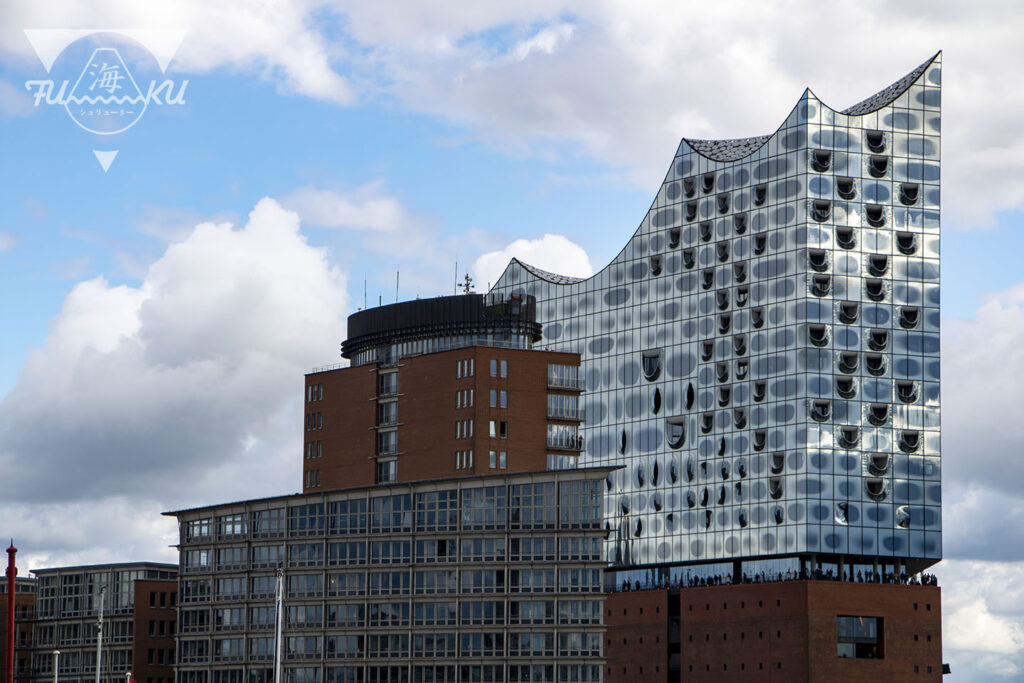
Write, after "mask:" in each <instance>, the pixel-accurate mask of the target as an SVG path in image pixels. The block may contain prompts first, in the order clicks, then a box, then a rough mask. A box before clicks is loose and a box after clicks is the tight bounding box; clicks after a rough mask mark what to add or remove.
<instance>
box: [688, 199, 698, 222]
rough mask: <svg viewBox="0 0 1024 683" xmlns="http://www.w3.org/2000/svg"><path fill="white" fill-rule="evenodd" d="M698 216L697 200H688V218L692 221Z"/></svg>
mask: <svg viewBox="0 0 1024 683" xmlns="http://www.w3.org/2000/svg"><path fill="white" fill-rule="evenodd" d="M696 217H697V202H686V220H688V221H692V220H693V219H694V218H696Z"/></svg>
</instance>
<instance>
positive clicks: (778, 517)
mask: <svg viewBox="0 0 1024 683" xmlns="http://www.w3.org/2000/svg"><path fill="white" fill-rule="evenodd" d="M772 518H773V519H774V520H775V523H776V524H782V522H783V521H785V519H786V512H785V510H783V509H782V506H781V505H779V506H777V507H776V508H775V510H774V511H773V512H772ZM760 606H761V605H760V603H758V607H760ZM757 637H758V638H760V637H761V634H760V633H759V634H758V635H757Z"/></svg>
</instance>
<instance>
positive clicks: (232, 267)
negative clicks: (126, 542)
mask: <svg viewBox="0 0 1024 683" xmlns="http://www.w3.org/2000/svg"><path fill="white" fill-rule="evenodd" d="M345 313H346V294H345V277H344V275H343V274H342V273H341V272H339V271H338V270H337V269H336V268H334V267H332V266H331V265H330V263H329V262H328V261H327V257H326V254H325V252H324V251H323V250H322V249H317V248H313V247H310V246H309V245H308V244H307V243H306V240H305V238H304V237H303V236H302V234H301V233H300V231H299V220H298V217H297V216H296V215H295V214H294V213H291V212H288V211H285V210H284V209H282V208H281V207H280V205H278V204H277V203H276V202H275V201H273V200H270V199H264V200H262V201H260V202H259V203H258V204H257V205H256V207H255V208H254V209H253V211H252V213H251V214H250V215H249V220H248V223H247V224H246V225H245V226H244V227H242V228H239V229H236V228H233V227H232V226H231V225H228V224H213V223H204V224H201V225H199V226H197V227H196V228H195V229H194V230H193V231H192V233H191V234H190V235H189V236H188V237H187V238H185V239H184V240H183V241H181V242H178V243H175V244H172V245H170V246H169V247H168V248H167V250H166V252H165V253H164V255H163V256H162V257H161V258H160V259H159V260H157V261H156V262H155V263H153V264H152V265H151V266H150V267H149V269H148V270H147V271H146V273H145V276H144V278H143V281H142V283H141V284H140V285H139V286H138V287H130V286H124V285H120V286H112V285H110V284H109V283H108V282H106V281H105V280H104V279H103V278H96V279H93V280H89V281H86V282H82V283H80V284H78V285H77V286H76V287H74V289H73V290H72V291H71V293H70V294H69V295H68V296H67V298H66V299H65V301H64V306H63V308H62V310H61V312H60V313H59V314H58V315H57V316H56V318H55V319H54V320H53V321H52V323H51V327H50V331H49V334H48V336H47V338H46V341H45V343H44V344H43V346H42V347H41V348H39V349H37V350H34V351H32V352H31V353H30V354H29V356H28V359H27V361H26V364H25V367H24V369H23V371H22V373H21V376H20V378H19V380H18V383H17V385H16V386H15V388H14V389H13V390H12V391H11V392H10V393H9V394H8V395H7V396H6V397H5V398H4V400H3V402H2V403H0V480H3V481H4V482H6V489H5V490H6V491H7V494H5V500H4V507H5V508H6V509H7V513H6V514H5V513H4V512H3V511H2V510H0V518H2V519H5V520H6V519H9V518H10V517H9V514H11V510H12V508H11V506H16V505H19V504H24V503H29V502H31V503H33V504H34V505H40V504H43V505H50V506H52V505H53V504H55V503H56V502H58V501H59V504H60V505H63V506H65V507H64V508H60V509H64V510H66V509H70V508H68V507H67V506H69V505H74V504H77V503H81V502H85V501H105V502H104V503H103V504H104V505H115V503H116V500H113V498H112V497H116V496H129V495H133V496H136V497H138V498H142V499H145V500H147V501H150V502H152V503H153V504H157V505H162V506H168V507H181V506H184V504H185V503H186V502H189V503H193V504H195V503H199V502H203V503H212V502H218V501H223V500H225V499H229V498H244V497H250V496H252V495H256V494H258V493H271V492H281V486H282V483H281V482H282V480H283V481H285V482H286V483H285V486H287V481H288V479H292V480H293V487H294V489H298V488H300V486H299V485H300V480H299V477H300V473H299V469H300V468H299V464H300V461H299V456H298V454H299V453H301V444H300V439H301V432H300V425H301V412H300V411H301V406H300V405H299V404H298V402H297V401H298V393H299V387H301V375H302V373H303V372H304V371H307V370H308V369H309V368H310V367H312V366H313V365H318V364H322V363H323V362H325V361H331V360H333V359H336V358H337V348H338V346H337V345H338V342H339V341H340V340H341V339H342V338H343V337H344V329H343V321H344V316H345ZM286 471H287V472H289V475H287V476H285V475H283V474H282V473H283V472H286ZM289 488H291V487H289ZM112 501H113V502H112ZM115 507H116V506H115ZM121 521H123V520H121ZM93 531H94V530H90V529H82V530H81V531H80V533H82V535H84V536H85V537H87V538H93V539H96V538H99V537H98V536H96V535H95V534H94V533H93Z"/></svg>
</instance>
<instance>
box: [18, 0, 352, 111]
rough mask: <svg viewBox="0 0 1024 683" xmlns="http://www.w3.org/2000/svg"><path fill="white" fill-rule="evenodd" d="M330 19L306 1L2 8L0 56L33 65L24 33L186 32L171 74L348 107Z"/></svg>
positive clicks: (58, 3)
mask: <svg viewBox="0 0 1024 683" xmlns="http://www.w3.org/2000/svg"><path fill="white" fill-rule="evenodd" d="M314 14H315V15H316V21H314V16H313V15H314ZM332 17H333V14H332V12H331V11H330V9H329V6H328V5H327V3H324V2H311V1H309V0H294V1H289V2H262V1H260V0H233V1H231V2H228V1H227V0H219V1H213V2H206V1H204V0H184V1H183V2H173V3H136V2H129V1H128V0H112V1H110V2H105V3H91V4H88V5H84V4H81V3H77V2H74V1H73V0H50V1H48V2H46V3H44V4H38V3H37V4H33V3H5V4H4V5H3V7H2V8H0V50H2V51H5V52H7V53H9V54H16V55H18V56H20V57H22V58H23V59H24V60H26V61H28V60H30V59H34V56H33V53H32V50H31V47H30V46H29V43H28V41H27V39H26V38H25V36H24V34H23V33H22V31H23V29H39V28H90V27H94V26H100V27H107V26H115V27H122V26H123V27H128V28H185V29H186V30H187V34H186V37H185V42H184V44H183V45H182V46H181V48H180V49H179V51H178V53H177V56H176V58H175V60H174V61H173V62H172V68H173V69H175V70H178V71H187V72H209V71H213V70H215V69H229V70H232V71H237V72H242V73H247V74H254V75H256V76H258V77H260V78H263V79H265V80H267V81H269V82H272V83H274V84H275V85H277V86H278V87H279V88H280V89H281V90H282V91H285V92H294V93H298V94H300V95H305V96H308V97H314V98H317V99H322V100H327V101H331V102H335V103H338V104H350V103H351V102H352V101H353V99H354V97H355V94H354V91H353V89H352V86H351V84H350V83H349V81H348V79H347V78H345V77H344V76H343V75H341V74H340V73H338V71H336V70H335V67H334V65H333V63H334V61H335V60H336V59H338V58H339V57H340V56H341V54H340V52H341V51H340V48H339V47H338V46H336V45H331V43H330V41H329V40H328V39H327V37H326V36H325V32H326V31H325V29H326V28H327V27H328V26H330V25H331V19H332ZM36 65H37V66H38V62H37V63H36Z"/></svg>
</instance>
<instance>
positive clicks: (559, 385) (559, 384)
mask: <svg viewBox="0 0 1024 683" xmlns="http://www.w3.org/2000/svg"><path fill="white" fill-rule="evenodd" d="M548 386H549V387H551V388H552V389H582V388H583V383H582V382H581V381H580V368H579V366H578V365H548Z"/></svg>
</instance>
